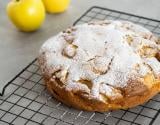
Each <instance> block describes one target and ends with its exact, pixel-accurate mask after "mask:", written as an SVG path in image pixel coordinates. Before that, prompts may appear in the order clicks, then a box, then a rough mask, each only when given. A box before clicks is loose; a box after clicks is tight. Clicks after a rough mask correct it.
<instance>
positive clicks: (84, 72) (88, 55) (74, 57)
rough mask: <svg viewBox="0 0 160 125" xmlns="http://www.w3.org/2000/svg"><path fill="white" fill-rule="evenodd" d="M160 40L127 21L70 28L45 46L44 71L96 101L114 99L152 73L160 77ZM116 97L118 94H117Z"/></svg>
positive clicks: (43, 50)
mask: <svg viewBox="0 0 160 125" xmlns="http://www.w3.org/2000/svg"><path fill="white" fill-rule="evenodd" d="M159 54H160V44H159V39H158V38H157V37H155V36H154V35H153V34H152V33H151V32H150V31H149V30H147V29H145V28H143V27H141V26H139V25H136V24H133V23H131V22H126V21H111V20H109V21H108V20H106V21H99V22H92V23H88V24H82V25H77V26H75V27H70V28H68V29H67V30H65V31H63V32H61V33H59V34H58V35H56V36H54V37H52V38H50V39H49V40H48V41H47V42H45V43H44V45H43V46H42V48H41V50H40V55H41V56H42V55H43V58H44V60H45V61H44V64H42V66H41V68H42V71H43V73H47V74H48V75H49V76H50V77H52V78H53V79H55V78H58V79H59V80H60V81H61V82H62V83H64V84H65V87H66V89H67V90H82V91H85V92H87V93H90V95H91V96H93V97H95V98H100V97H99V96H100V93H103V94H107V95H110V96H115V94H116V92H115V90H114V88H123V87H125V86H127V85H128V84H129V82H128V81H129V80H136V79H141V78H143V77H144V76H145V75H147V74H149V73H153V74H154V76H155V77H157V78H158V77H160V62H159V58H157V56H156V55H159ZM114 93H115V94H114Z"/></svg>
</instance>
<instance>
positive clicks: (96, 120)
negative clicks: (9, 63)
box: [0, 7, 160, 125]
mask: <svg viewBox="0 0 160 125" xmlns="http://www.w3.org/2000/svg"><path fill="white" fill-rule="evenodd" d="M104 19H111V20H115V19H119V20H128V21H132V22H134V23H137V24H140V25H142V26H144V27H146V28H148V29H149V30H151V31H152V32H153V33H155V34H157V35H158V36H160V21H158V20H153V19H149V18H145V17H141V16H136V15H132V14H128V13H124V12H119V11H115V10H110V9H106V8H101V7H92V8H90V9H89V10H88V11H87V12H86V13H84V14H83V15H82V16H81V17H80V18H79V19H78V20H77V21H76V22H75V23H74V25H77V24H81V23H86V22H89V21H93V20H104ZM0 125H160V95H159V94H158V95H157V96H155V97H154V98H152V99H151V100H149V101H148V102H147V103H145V104H144V105H140V106H137V107H135V108H132V109H128V110H118V111H111V112H105V113H100V112H86V111H80V110H76V109H74V108H72V107H68V106H66V105H64V104H62V103H60V102H58V101H57V100H55V99H54V98H53V97H52V96H51V95H50V94H49V93H48V92H47V91H46V89H45V86H44V82H43V79H42V76H41V73H40V70H39V66H38V64H37V60H36V59H35V60H34V61H33V62H31V63H30V64H29V65H28V66H27V67H25V68H24V69H23V70H22V71H21V72H20V73H19V74H18V75H16V76H15V77H14V78H13V79H12V80H11V81H10V82H9V83H8V84H7V85H6V86H5V87H4V89H3V91H2V93H1V97H0Z"/></svg>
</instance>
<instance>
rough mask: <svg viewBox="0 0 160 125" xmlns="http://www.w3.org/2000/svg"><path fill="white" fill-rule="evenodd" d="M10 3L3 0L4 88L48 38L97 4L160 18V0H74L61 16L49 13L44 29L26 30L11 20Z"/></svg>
mask: <svg viewBox="0 0 160 125" xmlns="http://www.w3.org/2000/svg"><path fill="white" fill-rule="evenodd" d="M8 2H9V0H3V1H2V0H1V1H0V91H1V89H2V88H3V86H4V85H5V84H6V83H7V82H8V81H9V80H11V79H12V78H13V77H14V76H15V75H16V74H17V73H18V72H19V71H21V70H22V69H23V68H24V67H25V66H26V65H27V64H28V63H29V62H31V61H32V60H33V59H34V58H35V57H36V56H37V54H38V50H39V48H40V46H41V45H42V43H43V42H44V41H45V40H47V39H48V38H49V37H51V36H52V35H55V34H56V33H58V32H59V31H61V30H63V29H65V28H66V27H68V26H70V25H72V24H73V22H74V21H75V20H76V19H77V18H78V17H79V16H80V15H81V14H83V13H84V12H85V11H86V10H87V9H88V8H90V7H91V6H93V5H97V6H102V7H106V8H110V9H114V10H120V11H124V12H127V13H132V14H137V15H141V16H144V17H149V18H154V19H158V20H160V4H159V3H160V0H72V2H71V5H70V7H69V9H68V11H66V12H65V13H62V14H59V15H51V14H47V17H46V20H45V22H44V25H43V26H42V27H41V29H40V30H38V31H36V32H33V33H24V32H20V31H18V30H17V29H16V28H15V27H14V26H13V25H12V24H11V22H10V21H9V19H8V17H7V14H6V5H7V3H8Z"/></svg>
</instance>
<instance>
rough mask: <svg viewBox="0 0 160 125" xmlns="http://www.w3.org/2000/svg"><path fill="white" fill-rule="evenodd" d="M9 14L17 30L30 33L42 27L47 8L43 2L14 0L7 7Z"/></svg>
mask: <svg viewBox="0 0 160 125" xmlns="http://www.w3.org/2000/svg"><path fill="white" fill-rule="evenodd" d="M7 14H8V16H9V18H10V19H11V21H12V22H13V24H15V26H16V27H17V28H19V29H20V30H22V31H26V32H30V31H34V30H36V29H38V28H39V27H40V26H41V25H42V23H43V21H44V19H45V8H44V5H43V2H42V1H41V0H12V1H11V2H9V3H8V5H7Z"/></svg>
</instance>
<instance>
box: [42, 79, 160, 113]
mask: <svg viewBox="0 0 160 125" xmlns="http://www.w3.org/2000/svg"><path fill="white" fill-rule="evenodd" d="M44 78H45V83H46V86H47V88H48V90H49V91H50V92H51V94H53V96H54V97H55V98H56V99H58V100H59V101H61V102H63V103H65V104H66V105H69V106H73V107H75V108H78V109H82V110H87V111H99V112H104V111H108V110H116V109H127V108H131V107H135V106H137V105H140V104H143V103H144V102H146V101H148V100H149V99H150V98H152V97H153V96H154V95H156V94H157V93H158V92H159V90H160V81H154V83H152V86H151V87H150V88H148V87H146V86H145V87H144V86H143V87H142V91H141V87H140V88H138V87H137V86H135V88H134V86H132V87H133V89H131V90H132V91H133V92H134V89H137V91H138V92H136V93H133V94H131V93H130V92H129V93H130V94H131V95H128V94H127V92H128V91H130V90H129V88H125V89H123V91H124V93H123V97H122V98H120V99H117V100H112V101H111V100H107V101H106V102H104V101H100V100H96V99H93V98H88V96H87V93H85V92H82V91H67V90H66V89H65V86H63V85H61V84H60V83H59V82H58V84H57V82H55V81H52V79H48V78H47V77H44ZM147 80H148V79H147ZM144 88H145V89H144ZM125 91H127V92H125Z"/></svg>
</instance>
